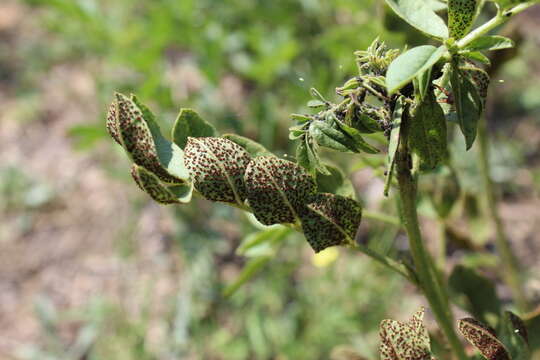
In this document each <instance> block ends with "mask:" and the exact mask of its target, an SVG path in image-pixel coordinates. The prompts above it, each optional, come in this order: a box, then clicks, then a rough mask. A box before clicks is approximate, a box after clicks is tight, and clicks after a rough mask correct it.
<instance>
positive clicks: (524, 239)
mask: <svg viewBox="0 0 540 360" xmlns="http://www.w3.org/2000/svg"><path fill="white" fill-rule="evenodd" d="M536 10H537V9H536ZM532 11H534V9H533V10H532ZM534 16H540V15H539V14H538V12H536V13H534V12H533V15H532V16H531V15H528V17H521V18H517V19H516V20H514V23H513V24H510V26H509V27H508V31H509V32H511V34H512V37H513V38H515V39H521V40H520V41H521V42H520V47H519V48H518V52H517V55H515V56H514V57H513V58H512V59H511V60H510V61H508V62H505V64H504V67H503V68H502V69H501V71H500V72H499V75H498V78H497V79H494V81H493V84H494V85H493V88H492V96H493V99H494V100H493V101H492V104H491V105H490V106H491V111H490V112H489V121H490V131H491V135H492V142H493V143H494V144H496V145H495V146H493V151H492V158H493V159H492V161H493V164H494V166H493V176H494V178H495V180H496V182H497V184H498V185H499V186H500V189H501V195H502V196H503V202H502V204H501V212H502V215H503V217H504V220H505V222H506V223H507V229H508V232H509V235H510V236H511V239H512V241H513V245H514V246H515V249H516V251H517V253H518V255H519V257H520V259H521V260H522V262H523V264H524V265H525V266H526V267H527V269H528V273H529V277H528V279H529V281H528V285H527V289H528V291H529V293H530V294H531V296H532V297H534V296H536V297H538V298H540V295H539V294H540V290H539V289H540V275H539V274H540V265H539V264H538V261H537V259H538V254H539V253H540V241H539V240H540V238H539V236H538V234H539V233H540V221H538V220H540V200H539V193H540V150H539V149H540V129H539V126H538V125H539V123H540V119H539V116H540V81H539V80H540V76H539V74H540V62H538V60H537V59H538V56H539V55H540V50H539V44H540V37H539V36H538V34H540V31H538V26H537V25H535V23H537V21H535V20H534V19H535V17H534ZM520 19H521V20H520ZM537 19H538V18H536V20H537ZM535 26H536V27H535ZM376 36H379V37H380V39H382V40H384V41H386V42H387V43H388V44H389V45H391V46H394V47H403V46H404V45H405V44H406V43H408V44H409V46H412V45H415V44H419V43H422V42H424V41H426V39H423V38H422V37H421V36H419V35H417V34H415V33H414V32H412V31H411V29H409V28H408V27H407V25H405V24H404V23H402V22H401V21H400V20H398V19H396V18H395V17H394V16H392V15H391V14H390V13H389V12H388V11H387V9H386V8H385V7H384V6H383V2H382V1H377V0H336V1H324V0H277V1H263V0H229V1H214V0H152V1H143V0H115V1H100V0H26V1H22V0H20V1H17V0H3V1H2V2H1V3H0V109H1V110H0V155H1V160H2V161H1V162H0V197H1V201H0V216H1V218H0V219H1V227H0V247H1V251H0V334H2V335H1V336H0V358H2V359H4V358H5V359H70V360H71V359H159V360H161V359H216V360H219V359H280V360H285V359H295V360H296V359H299V360H302V359H330V358H331V359H336V360H341V359H357V358H356V357H354V356H355V355H353V353H357V354H361V355H363V356H366V357H369V358H371V359H375V358H377V355H376V354H377V346H378V324H379V322H380V321H381V320H382V319H383V318H388V317H394V318H397V319H405V318H407V317H408V315H409V314H410V313H412V312H413V311H414V310H415V309H416V308H417V307H418V306H419V305H420V304H422V299H421V298H420V297H418V296H417V295H416V292H415V289H414V288H413V287H411V286H410V285H407V284H405V283H404V281H403V280H402V279H401V278H398V276H397V275H394V274H391V273H388V271H387V270H386V269H383V268H381V267H380V266H379V265H377V264H375V263H373V262H372V261H370V260H369V259H367V258H366V257H364V256H362V255H360V254H358V253H353V252H349V251H346V250H339V252H338V251H337V250H335V249H333V250H331V251H329V252H326V253H324V254H323V255H322V256H317V257H315V256H314V255H313V253H312V251H311V249H310V248H309V247H308V246H307V244H306V243H305V240H304V239H303V238H302V237H301V236H299V235H298V234H288V235H287V237H286V239H285V241H284V242H283V244H282V246H281V248H280V249H279V251H277V252H276V253H272V254H271V255H272V256H271V257H269V261H268V262H267V263H266V264H265V265H266V266H264V267H263V268H262V270H261V271H260V273H258V274H257V275H256V276H255V277H254V278H253V279H251V280H250V281H249V282H248V283H247V284H245V285H243V286H242V287H240V288H239V289H238V290H237V291H236V292H235V293H234V294H233V295H232V296H230V297H224V296H223V295H222V292H223V290H224V289H225V288H226V287H227V286H228V285H230V284H233V283H234V282H235V281H236V279H238V276H239V274H240V273H241V271H242V269H243V268H244V266H245V264H246V263H248V264H249V263H250V259H249V256H248V257H245V256H240V255H238V254H237V253H236V248H237V247H238V245H239V244H240V243H241V241H242V239H243V238H244V237H246V236H247V235H249V234H251V233H254V232H256V231H257V230H258V229H257V227H256V225H254V224H253V223H252V221H250V219H248V218H247V217H246V216H245V215H244V214H243V213H241V212H240V211H237V210H233V209H230V208H227V207H225V206H223V205H214V204H211V203H209V202H206V201H200V200H199V201H195V202H194V203H192V204H190V205H189V206H185V207H164V206H159V205H157V204H155V203H153V202H151V201H150V200H149V198H148V197H147V196H146V195H145V194H143V193H142V192H140V191H139V190H138V189H137V187H136V186H134V184H133V183H132V180H131V179H130V177H129V170H128V165H129V164H128V162H127V161H125V159H124V157H123V156H122V153H121V149H119V147H118V146H116V145H115V144H114V143H113V142H112V141H110V138H109V137H108V136H107V135H106V132H105V126H104V115H105V111H106V108H107V104H108V103H109V102H110V101H111V100H112V94H113V92H114V91H121V92H126V93H129V92H134V93H136V94H137V95H138V96H139V97H140V98H141V100H143V101H144V102H145V103H147V104H148V105H149V106H150V107H151V108H152V109H153V110H154V112H156V113H157V114H158V115H159V117H160V120H161V126H162V128H163V129H164V130H165V132H167V130H168V129H170V127H171V125H172V122H173V121H174V119H175V116H176V114H177V112H178V110H179V108H180V107H182V106H184V107H193V108H196V109H197V110H198V111H199V112H200V113H201V114H202V115H203V116H204V117H205V118H206V119H208V120H209V121H211V122H212V123H214V124H215V125H216V127H217V128H218V129H219V130H220V131H221V132H236V133H239V134H242V135H245V136H248V137H251V138H253V139H256V140H258V141H259V142H261V143H262V144H264V145H265V146H267V147H268V148H270V149H272V150H273V151H275V152H276V153H277V154H279V155H281V156H292V155H291V154H294V146H293V144H292V143H291V142H290V141H289V140H288V131H287V128H288V127H289V126H291V121H290V120H289V114H290V113H292V112H307V108H306V107H305V103H306V101H307V100H308V99H309V92H308V90H309V88H310V87H316V88H317V89H319V90H320V91H321V92H322V93H323V94H324V95H325V96H328V97H329V98H333V97H334V96H335V95H334V88H335V87H336V86H339V85H341V83H342V82H343V81H344V80H345V79H347V78H348V77H350V76H353V75H355V73H356V67H355V64H354V57H353V55H352V53H353V51H354V50H357V49H363V48H365V47H366V46H368V45H369V44H370V43H371V41H372V40H373V39H374V38H375V37H376ZM454 147H455V149H456V152H457V156H456V157H455V158H456V160H457V162H456V166H457V167H458V168H459V169H461V170H462V171H461V173H460V179H459V180H460V183H461V187H462V195H461V196H460V201H461V202H460V204H461V205H460V213H459V216H456V223H455V224H454V225H455V228H458V229H465V231H464V234H462V233H459V234H457V235H456V234H454V237H455V238H452V237H451V241H455V243H456V244H457V245H455V246H454V248H453V249H454V250H453V251H452V257H451V258H450V260H449V264H450V265H451V264H452V263H453V262H455V261H456V259H460V261H465V262H466V261H469V262H475V261H476V262H478V261H480V262H481V264H482V266H484V267H485V269H487V270H488V271H489V269H490V267H491V268H493V267H494V266H496V260H494V259H493V255H492V254H491V255H490V254H489V251H488V255H485V256H483V257H481V258H480V256H479V255H477V254H475V253H470V252H466V253H465V251H463V241H465V243H466V244H469V245H467V246H473V248H474V246H478V247H483V248H487V249H488V250H489V248H490V246H491V236H492V233H491V228H490V226H489V223H488V222H487V221H486V219H485V216H484V213H483V211H482V209H481V199H479V196H478V195H481V194H482V189H481V187H480V186H479V184H480V183H481V182H480V180H479V175H478V170H477V165H476V164H477V162H476V154H475V151H474V149H473V151H471V152H469V153H465V152H464V150H462V149H463V146H462V144H459V143H457V144H456V145H455V146H454ZM327 155H328V157H329V158H332V159H333V160H334V161H335V162H337V163H339V164H340V165H341V166H342V168H343V169H344V170H345V171H346V172H347V173H349V174H351V179H352V181H353V184H354V185H355V188H356V191H357V193H358V196H359V199H361V201H362V202H363V203H364V205H365V206H366V208H368V209H370V210H379V211H383V212H385V213H387V214H390V215H395V214H396V210H395V204H394V200H393V199H392V198H390V199H385V198H384V197H383V196H382V186H383V183H382V181H381V180H380V178H379V177H377V176H376V171H374V170H373V168H372V167H377V166H378V165H380V164H382V161H383V157H382V156H379V157H373V156H372V157H369V158H366V159H363V158H360V157H358V156H356V157H355V156H351V155H344V156H341V157H339V158H336V157H335V154H332V153H328V154H327ZM374 164H375V165H374ZM425 203H426V202H421V204H420V205H421V213H422V214H423V223H424V226H425V229H426V234H427V238H428V239H436V237H437V226H436V221H435V219H434V218H435V216H434V212H433V210H432V209H430V206H429V204H425ZM478 208H479V209H478ZM463 214H465V215H466V216H465V215H463ZM460 236H461V237H460ZM360 237H361V240H362V241H369V243H370V244H374V246H379V247H380V248H390V247H392V245H395V246H393V249H394V250H393V251H395V252H399V251H402V250H403V249H404V248H405V246H406V245H405V244H406V242H405V241H404V235H403V234H402V233H401V232H399V231H398V230H397V229H396V228H394V227H392V226H390V225H387V224H383V223H377V222H376V221H372V222H370V221H364V224H363V225H362V227H361V233H360ZM460 241H461V242H460ZM433 242H435V240H433ZM471 243H472V244H473V245H470V244H471ZM465 247H466V246H465ZM469 250H470V249H469ZM500 291H501V294H502V296H503V297H504V296H508V294H507V291H506V289H504V287H503V288H501V289H500ZM505 291H506V292H505ZM428 324H429V325H430V326H432V325H433V321H432V320H431V319H428Z"/></svg>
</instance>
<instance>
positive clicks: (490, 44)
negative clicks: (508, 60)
mask: <svg viewBox="0 0 540 360" xmlns="http://www.w3.org/2000/svg"><path fill="white" fill-rule="evenodd" d="M512 47H514V41H513V40H512V39H510V38H507V37H504V36H500V35H486V36H480V37H479V38H476V39H474V40H473V41H471V42H470V43H469V44H468V45H467V47H466V48H465V49H464V50H466V51H469V52H472V51H480V50H501V49H508V48H512Z"/></svg>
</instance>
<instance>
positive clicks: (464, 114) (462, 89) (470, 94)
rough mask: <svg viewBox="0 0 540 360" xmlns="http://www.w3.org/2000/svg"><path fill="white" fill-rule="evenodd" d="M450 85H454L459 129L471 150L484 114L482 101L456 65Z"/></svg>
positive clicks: (453, 90)
mask: <svg viewBox="0 0 540 360" xmlns="http://www.w3.org/2000/svg"><path fill="white" fill-rule="evenodd" d="M450 84H451V85H452V92H453V95H454V102H455V107H456V116H457V119H458V123H459V127H460V128H461V132H462V133H463V135H464V136H465V144H466V149H467V150H469V149H470V148H471V146H472V145H473V143H474V139H475V138H476V129H477V124H478V119H479V118H480V115H481V114H482V100H481V99H480V96H479V95H478V91H477V89H476V87H475V86H474V85H473V84H472V83H471V81H469V79H468V78H467V77H466V76H464V75H463V74H461V72H460V71H459V69H457V68H456V66H455V65H454V66H453V67H452V71H451V73H450Z"/></svg>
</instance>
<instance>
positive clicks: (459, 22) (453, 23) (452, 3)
mask: <svg viewBox="0 0 540 360" xmlns="http://www.w3.org/2000/svg"><path fill="white" fill-rule="evenodd" d="M477 5H478V0H448V28H449V29H450V37H452V38H454V39H456V40H459V39H461V38H462V37H463V36H465V35H466V34H467V33H468V32H469V30H470V29H471V27H472V25H473V23H474V19H475V18H476V10H477V9H476V8H477Z"/></svg>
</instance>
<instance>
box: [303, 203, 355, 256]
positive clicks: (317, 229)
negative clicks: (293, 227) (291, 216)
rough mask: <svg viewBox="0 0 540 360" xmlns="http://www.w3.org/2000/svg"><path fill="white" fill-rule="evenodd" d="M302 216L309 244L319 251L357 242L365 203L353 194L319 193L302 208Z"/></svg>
mask: <svg viewBox="0 0 540 360" xmlns="http://www.w3.org/2000/svg"><path fill="white" fill-rule="evenodd" d="M300 219H301V221H302V230H303V232H304V235H305V236H306V239H307V241H308V243H309V245H311V247H312V248H313V250H315V252H319V251H321V250H324V249H326V248H327V247H330V246H335V245H346V244H353V243H354V238H355V235H356V231H357V230H358V226H360V221H361V219H362V206H361V205H360V203H358V202H357V201H356V200H353V199H351V198H346V197H343V196H340V195H334V194H328V193H319V194H316V195H313V196H312V197H311V198H310V199H309V202H308V203H307V206H306V207H305V208H303V209H301V210H300Z"/></svg>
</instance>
